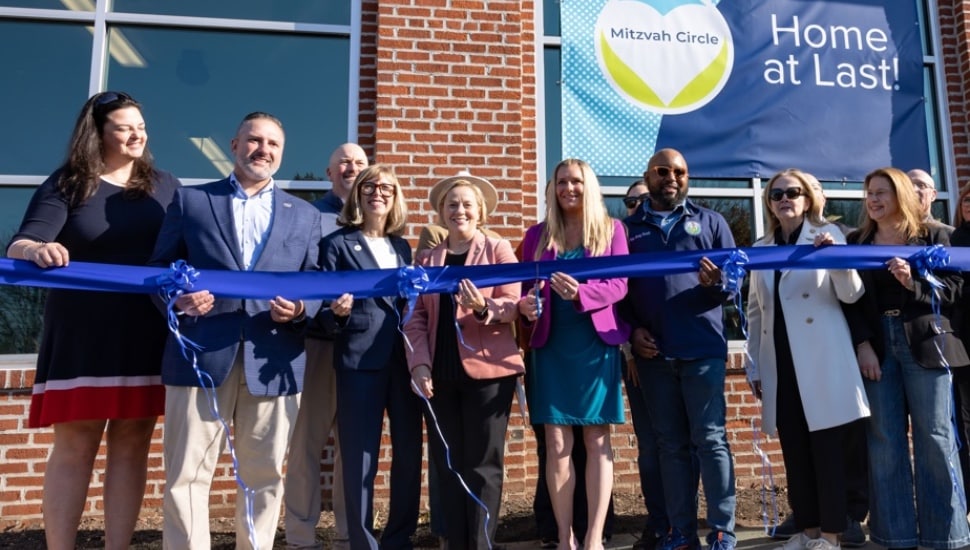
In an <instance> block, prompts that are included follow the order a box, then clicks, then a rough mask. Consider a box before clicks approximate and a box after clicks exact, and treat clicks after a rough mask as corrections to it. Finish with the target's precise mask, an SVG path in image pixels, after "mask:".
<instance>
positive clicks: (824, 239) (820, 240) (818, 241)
mask: <svg viewBox="0 0 970 550" xmlns="http://www.w3.org/2000/svg"><path fill="white" fill-rule="evenodd" d="M830 244H835V239H834V238H833V237H832V234H831V233H829V232H827V231H825V232H823V233H819V234H818V235H815V247H816V248H818V247H820V246H826V245H830Z"/></svg>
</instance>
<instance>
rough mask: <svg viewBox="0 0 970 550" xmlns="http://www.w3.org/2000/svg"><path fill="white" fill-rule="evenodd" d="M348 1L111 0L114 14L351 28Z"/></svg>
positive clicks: (349, 0)
mask: <svg viewBox="0 0 970 550" xmlns="http://www.w3.org/2000/svg"><path fill="white" fill-rule="evenodd" d="M350 2H351V0H325V1H319V0H318V1H315V2H307V1H302V2H293V1H275V2H267V1H266V0H205V1H204V2H200V1H199V0H165V1H164V2H159V1H158V0H114V10H113V11H118V12H129V13H151V14H160V15H189V16H194V17H225V18H229V19H261V20H271V21H298V22H301V23H326V24H331V25H349V24H350Z"/></svg>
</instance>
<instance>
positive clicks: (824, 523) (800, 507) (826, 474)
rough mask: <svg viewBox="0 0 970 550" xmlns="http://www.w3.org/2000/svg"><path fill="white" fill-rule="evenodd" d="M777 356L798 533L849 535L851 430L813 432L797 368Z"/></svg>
mask: <svg viewBox="0 0 970 550" xmlns="http://www.w3.org/2000/svg"><path fill="white" fill-rule="evenodd" d="M781 355H782V354H779V357H778V395H777V400H776V403H777V410H778V439H779V441H780V442H781V453H782V456H783V457H784V459H785V474H786V477H787V478H788V500H789V503H790V504H791V508H792V513H793V514H794V517H795V527H797V528H798V529H799V530H803V529H807V528H811V527H821V528H822V531H824V532H826V533H841V532H842V531H845V526H846V514H847V499H846V494H847V487H846V473H845V472H846V468H845V450H844V444H845V441H846V439H847V437H846V436H847V435H848V433H849V428H848V426H849V425H842V426H836V427H833V428H828V429H825V430H816V431H814V432H810V431H808V422H807V421H806V420H805V411H804V408H803V407H802V399H801V395H800V393H799V391H798V383H797V381H796V379H795V369H794V366H793V365H792V364H791V358H790V357H782V356H781Z"/></svg>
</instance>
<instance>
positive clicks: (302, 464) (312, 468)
mask: <svg viewBox="0 0 970 550" xmlns="http://www.w3.org/2000/svg"><path fill="white" fill-rule="evenodd" d="M336 380H337V375H336V371H334V369H333V342H332V341H331V340H321V339H319V338H307V339H306V371H305V374H304V379H303V398H302V400H301V401H300V412H299V414H297V416H296V424H295V425H294V427H293V437H292V438H291V440H290V455H289V458H288V459H287V461H286V480H285V481H284V484H285V487H286V492H285V493H284V495H283V501H284V503H285V506H286V516H285V517H284V518H283V523H284V525H285V526H286V546H287V547H288V548H322V547H323V545H322V543H320V542H318V541H317V539H316V527H317V522H319V521H320V510H321V508H322V505H321V502H320V458H321V455H322V454H323V448H324V447H325V446H326V444H327V440H328V439H329V438H330V431H331V430H333V443H334V464H333V499H332V500H333V515H334V520H335V523H336V525H335V528H336V531H337V532H336V538H335V539H334V547H335V548H340V546H341V544H345V546H346V542H347V540H348V535H347V514H346V512H345V511H344V483H343V476H342V475H341V471H342V465H341V460H340V443H339V441H338V439H337V423H336V419H337V382H336ZM346 547H348V548H349V546H346Z"/></svg>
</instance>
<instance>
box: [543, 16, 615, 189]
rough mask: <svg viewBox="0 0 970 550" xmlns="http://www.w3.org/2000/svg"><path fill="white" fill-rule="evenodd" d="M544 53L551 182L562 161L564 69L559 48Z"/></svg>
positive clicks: (546, 178)
mask: <svg viewBox="0 0 970 550" xmlns="http://www.w3.org/2000/svg"><path fill="white" fill-rule="evenodd" d="M547 1H548V0H547ZM558 9H559V4H558V3H557V4H556V10H557V12H556V13H559V12H558ZM542 53H543V56H542V60H543V63H545V65H543V68H542V69H543V71H545V85H544V86H543V88H544V91H545V101H546V108H545V111H546V177H545V178H544V180H545V181H549V179H550V178H552V170H553V169H554V168H555V167H556V165H557V164H559V161H560V160H562V97H561V95H560V89H559V87H560V85H561V84H560V74H561V71H562V67H561V66H560V63H559V53H560V52H559V48H556V47H547V48H545V49H544V50H543V52H542ZM594 170H595V167H594ZM604 185H608V184H604Z"/></svg>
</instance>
